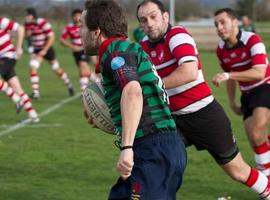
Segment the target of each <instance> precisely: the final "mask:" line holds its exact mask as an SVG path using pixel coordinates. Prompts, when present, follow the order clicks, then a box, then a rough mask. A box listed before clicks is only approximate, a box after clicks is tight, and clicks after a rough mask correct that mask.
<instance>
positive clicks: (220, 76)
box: [212, 73, 229, 87]
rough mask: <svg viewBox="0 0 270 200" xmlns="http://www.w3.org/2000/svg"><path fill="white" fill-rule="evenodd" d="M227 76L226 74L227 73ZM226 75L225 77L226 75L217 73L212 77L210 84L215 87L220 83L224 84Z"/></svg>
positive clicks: (226, 78)
mask: <svg viewBox="0 0 270 200" xmlns="http://www.w3.org/2000/svg"><path fill="white" fill-rule="evenodd" d="M227 74H228V73H227ZM228 78H229V77H228V75H227V76H226V73H218V74H216V75H214V77H213V79H212V82H213V84H214V85H215V86H217V87H218V86H219V85H220V84H221V83H222V82H225V81H227V80H228Z"/></svg>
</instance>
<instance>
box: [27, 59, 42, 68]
mask: <svg viewBox="0 0 270 200" xmlns="http://www.w3.org/2000/svg"><path fill="white" fill-rule="evenodd" d="M29 66H30V68H33V69H38V68H39V67H40V63H39V61H38V60H36V59H31V60H30V62H29Z"/></svg>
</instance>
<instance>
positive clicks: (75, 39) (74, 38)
mask: <svg viewBox="0 0 270 200" xmlns="http://www.w3.org/2000/svg"><path fill="white" fill-rule="evenodd" d="M68 37H69V38H70V39H71V43H72V44H73V45H74V46H78V47H81V48H83V46H82V40H81V37H80V27H78V26H76V25H75V24H74V23H70V24H69V25H67V26H66V27H65V29H64V30H63V32H62V35H61V38H62V39H67V38H68Z"/></svg>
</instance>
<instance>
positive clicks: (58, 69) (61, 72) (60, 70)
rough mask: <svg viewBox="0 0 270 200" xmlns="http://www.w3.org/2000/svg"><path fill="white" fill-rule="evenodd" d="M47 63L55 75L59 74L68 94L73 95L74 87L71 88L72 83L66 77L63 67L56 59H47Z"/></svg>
mask: <svg viewBox="0 0 270 200" xmlns="http://www.w3.org/2000/svg"><path fill="white" fill-rule="evenodd" d="M49 64H50V65H51V68H52V70H53V71H54V72H55V74H56V75H57V76H59V77H60V78H61V79H62V80H63V81H64V83H65V85H66V86H67V88H68V92H69V95H70V96H73V95H74V89H73V86H72V84H71V82H70V80H69V78H68V75H67V74H66V72H65V71H64V69H63V68H61V67H60V66H59V63H58V61H57V60H56V59H54V60H49Z"/></svg>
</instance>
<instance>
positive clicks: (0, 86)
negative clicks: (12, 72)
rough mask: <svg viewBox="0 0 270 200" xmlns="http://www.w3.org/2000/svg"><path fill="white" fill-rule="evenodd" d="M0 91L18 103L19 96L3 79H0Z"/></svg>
mask: <svg viewBox="0 0 270 200" xmlns="http://www.w3.org/2000/svg"><path fill="white" fill-rule="evenodd" d="M0 91H2V92H4V93H6V94H7V95H8V96H9V97H10V98H11V100H12V101H13V102H14V103H18V102H19V100H20V97H19V95H17V94H16V93H15V92H14V91H13V89H12V88H11V87H9V86H8V84H7V82H6V81H4V80H1V81H0Z"/></svg>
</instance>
